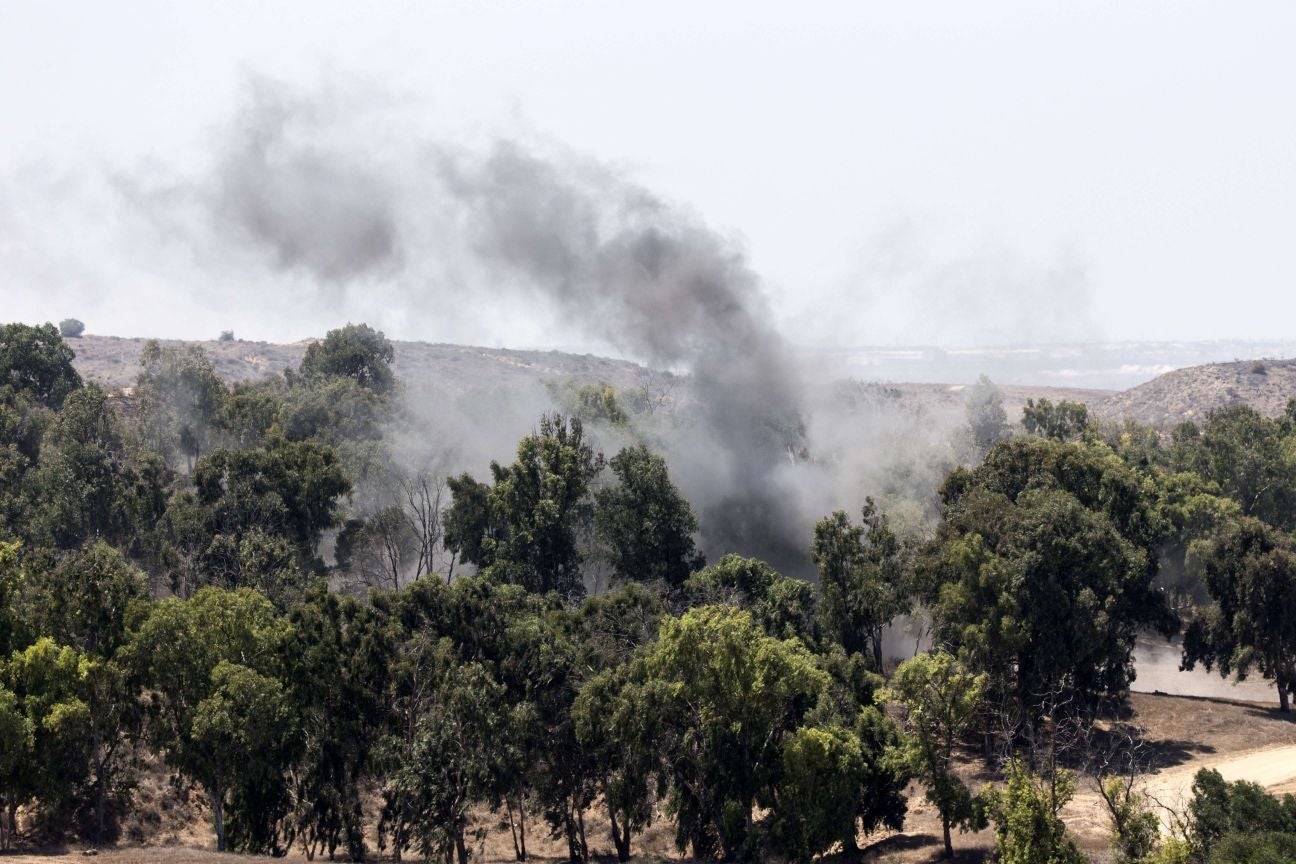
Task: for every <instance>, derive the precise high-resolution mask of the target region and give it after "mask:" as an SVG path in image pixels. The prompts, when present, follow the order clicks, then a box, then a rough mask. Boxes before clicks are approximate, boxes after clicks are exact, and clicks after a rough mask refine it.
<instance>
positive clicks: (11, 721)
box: [0, 685, 36, 851]
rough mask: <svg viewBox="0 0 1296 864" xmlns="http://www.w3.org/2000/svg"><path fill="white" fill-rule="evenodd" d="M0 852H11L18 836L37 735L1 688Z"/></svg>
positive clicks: (15, 700) (13, 698) (14, 698)
mask: <svg viewBox="0 0 1296 864" xmlns="http://www.w3.org/2000/svg"><path fill="white" fill-rule="evenodd" d="M0 741H4V743H5V746H4V747H3V748H2V749H0V851H8V850H9V849H12V848H13V842H14V838H15V836H16V835H17V833H18V824H17V820H18V806H19V805H20V804H22V803H23V799H24V797H25V791H26V790H25V788H24V780H25V778H26V777H27V776H28V775H29V774H30V773H31V771H32V765H31V760H32V755H33V752H34V751H35V748H36V735H35V730H34V729H33V727H32V722H31V719H30V718H29V717H28V716H27V715H26V714H25V713H24V712H23V711H22V710H21V707H20V706H19V704H18V697H17V696H15V695H14V693H13V691H12V690H9V689H8V688H7V687H4V686H3V685H0Z"/></svg>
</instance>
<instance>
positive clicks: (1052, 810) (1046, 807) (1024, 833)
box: [983, 760, 1085, 864]
mask: <svg viewBox="0 0 1296 864" xmlns="http://www.w3.org/2000/svg"><path fill="white" fill-rule="evenodd" d="M1074 794H1075V780H1073V779H1072V777H1071V774H1070V773H1069V772H1067V771H1064V770H1062V769H1058V772H1057V775H1056V776H1055V777H1054V778H1053V782H1052V783H1051V784H1050V783H1048V782H1047V781H1046V779H1045V778H1043V777H1038V776H1036V775H1035V774H1032V773H1031V772H1030V771H1029V770H1028V769H1027V768H1026V766H1024V765H1022V764H1021V763H1020V762H1018V761H1017V760H1013V761H1012V762H1011V763H1009V765H1008V785H1007V786H1006V787H1004V788H1003V789H995V788H993V787H991V786H989V785H987V787H986V789H985V792H984V793H983V800H984V801H985V803H986V810H987V814H988V815H989V817H990V821H991V822H993V823H994V826H995V860H996V861H998V862H999V864H1083V862H1084V860H1085V859H1084V855H1082V854H1081V852H1080V849H1079V847H1077V846H1076V844H1075V841H1074V840H1073V839H1071V837H1070V836H1069V835H1068V834H1067V830H1066V825H1065V824H1064V823H1063V822H1062V820H1061V819H1059V818H1058V816H1057V813H1058V811H1059V810H1061V809H1062V807H1063V805H1065V804H1066V802H1067V801H1069V800H1071V796H1072V795H1074Z"/></svg>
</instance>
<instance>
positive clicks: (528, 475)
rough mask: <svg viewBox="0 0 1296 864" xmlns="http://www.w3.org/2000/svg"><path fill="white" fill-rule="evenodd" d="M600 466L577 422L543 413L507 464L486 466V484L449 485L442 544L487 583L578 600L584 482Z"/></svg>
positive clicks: (588, 509)
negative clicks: (481, 573) (488, 479)
mask: <svg viewBox="0 0 1296 864" xmlns="http://www.w3.org/2000/svg"><path fill="white" fill-rule="evenodd" d="M602 467H603V457H602V455H601V454H596V453H595V452H594V449H593V448H592V447H591V446H590V445H589V443H588V442H586V440H585V434H584V429H583V427H582V426H581V422H580V421H579V420H577V419H572V420H570V421H568V420H566V419H564V418H563V417H561V416H560V415H557V414H551V415H545V416H544V417H542V418H541V420H540V428H539V430H538V431H537V432H536V433H535V434H532V435H528V436H527V437H525V438H523V439H522V441H521V442H520V443H519V444H518V449H517V460H516V461H515V462H513V464H511V465H507V466H502V465H500V464H498V463H495V462H492V463H491V475H492V478H493V480H494V482H493V485H491V486H490V487H484V486H483V485H482V484H480V483H477V482H476V481H474V480H472V478H471V477H468V476H467V475H464V476H463V477H460V478H458V479H452V480H450V481H449V484H450V491H451V493H452V494H453V496H454V502H453V504H452V505H451V508H450V513H449V514H448V516H447V519H446V543H447V545H449V546H450V548H451V549H452V550H453V551H454V552H456V553H457V554H458V555H459V556H460V557H461V558H463V559H464V560H466V561H469V562H471V563H473V564H476V565H477V566H478V567H480V568H482V569H483V570H484V571H485V572H487V573H488V574H489V575H490V576H491V577H492V578H495V579H499V580H502V581H504V582H512V583H515V584H518V585H522V586H524V587H525V588H526V589H527V590H529V591H534V592H539V593H544V592H547V591H556V592H558V593H559V594H561V595H563V596H566V597H576V596H579V595H581V594H582V593H583V592H584V584H583V581H582V577H581V553H580V543H579V538H580V536H581V534H582V533H583V532H584V531H585V530H588V526H589V525H590V523H591V521H592V518H593V513H592V509H593V505H592V500H591V496H590V493H589V490H590V482H591V481H592V480H593V479H594V476H595V475H596V474H597V473H598V472H599V471H600V470H601V469H602Z"/></svg>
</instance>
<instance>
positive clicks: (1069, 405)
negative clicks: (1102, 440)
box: [1022, 399, 1090, 441]
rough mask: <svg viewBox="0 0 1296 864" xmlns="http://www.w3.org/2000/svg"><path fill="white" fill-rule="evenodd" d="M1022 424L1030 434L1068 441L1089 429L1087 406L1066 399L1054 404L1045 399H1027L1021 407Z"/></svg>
mask: <svg viewBox="0 0 1296 864" xmlns="http://www.w3.org/2000/svg"><path fill="white" fill-rule="evenodd" d="M1022 426H1023V427H1025V429H1026V431H1027V432H1029V433H1030V434H1032V435H1039V436H1040V437H1042V438H1052V439H1054V440H1057V441H1070V440H1072V439H1074V438H1079V437H1080V436H1081V435H1083V434H1084V433H1085V431H1086V430H1087V429H1089V428H1090V427H1089V406H1088V405H1085V404H1084V403H1083V402H1069V401H1067V400H1066V399H1063V400H1061V401H1059V402H1058V403H1057V404H1056V405H1054V404H1053V403H1052V402H1050V401H1049V400H1047V399H1040V400H1039V401H1038V402H1037V401H1036V400H1034V399H1027V400H1026V405H1025V406H1024V407H1023V408H1022Z"/></svg>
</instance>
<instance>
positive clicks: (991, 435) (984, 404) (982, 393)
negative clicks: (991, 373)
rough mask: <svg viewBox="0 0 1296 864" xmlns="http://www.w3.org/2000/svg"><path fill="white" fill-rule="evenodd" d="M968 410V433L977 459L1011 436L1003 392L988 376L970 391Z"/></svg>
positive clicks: (978, 380) (967, 402) (980, 379)
mask: <svg viewBox="0 0 1296 864" xmlns="http://www.w3.org/2000/svg"><path fill="white" fill-rule="evenodd" d="M966 410H967V421H968V431H969V434H970V436H971V440H972V447H973V450H974V451H975V455H976V457H977V458H980V457H981V456H982V455H984V454H985V453H986V452H988V451H989V450H990V448H991V447H993V446H994V445H996V444H998V443H999V442H1000V441H1002V440H1004V439H1005V438H1007V437H1008V435H1009V434H1010V430H1009V428H1008V412H1006V411H1005V410H1004V407H1003V390H1001V389H999V387H998V385H996V384H995V383H994V382H993V381H991V380H990V379H989V378H988V377H987V376H985V375H982V376H981V377H980V378H978V379H977V383H976V384H974V385H972V387H971V388H970V389H969V390H968V395H967V401H966Z"/></svg>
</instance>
